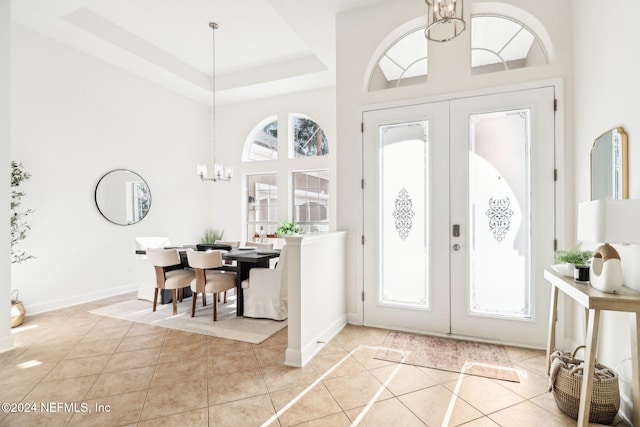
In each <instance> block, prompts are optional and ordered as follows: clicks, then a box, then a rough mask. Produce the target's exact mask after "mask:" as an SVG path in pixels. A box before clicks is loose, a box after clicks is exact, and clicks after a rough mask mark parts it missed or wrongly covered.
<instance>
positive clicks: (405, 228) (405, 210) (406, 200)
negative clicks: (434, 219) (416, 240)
mask: <svg viewBox="0 0 640 427" xmlns="http://www.w3.org/2000/svg"><path fill="white" fill-rule="evenodd" d="M395 206H396V210H394V211H393V217H394V218H395V219H396V231H397V232H398V235H399V236H400V238H401V239H402V240H404V239H406V238H407V236H408V235H409V231H411V227H413V222H412V221H411V219H412V218H413V217H414V216H415V214H416V213H415V212H414V211H413V209H412V206H413V202H412V201H411V197H410V196H409V192H408V191H407V190H406V189H405V188H404V187H403V188H402V190H400V193H398V197H396V202H395Z"/></svg>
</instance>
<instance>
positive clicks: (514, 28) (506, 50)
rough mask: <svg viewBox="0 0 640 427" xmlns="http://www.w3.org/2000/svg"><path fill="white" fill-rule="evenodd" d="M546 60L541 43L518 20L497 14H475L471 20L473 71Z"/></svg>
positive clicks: (538, 62) (507, 68)
mask: <svg viewBox="0 0 640 427" xmlns="http://www.w3.org/2000/svg"><path fill="white" fill-rule="evenodd" d="M548 63H549V60H548V58H547V53H546V52H545V50H544V47H543V46H542V43H540V41H539V40H538V38H537V37H536V36H535V34H533V32H532V31H531V30H529V29H528V28H526V27H525V26H524V25H523V24H521V23H520V22H517V21H515V20H514V19H511V18H507V17H506V16H498V15H479V16H478V15H476V16H474V17H473V18H472V19H471V70H472V71H471V72H472V74H484V73H492V72H495V71H505V70H512V69H516V68H525V67H532V66H534V65H543V64H548Z"/></svg>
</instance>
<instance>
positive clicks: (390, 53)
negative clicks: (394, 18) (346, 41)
mask: <svg viewBox="0 0 640 427" xmlns="http://www.w3.org/2000/svg"><path fill="white" fill-rule="evenodd" d="M425 28H426V27H425V26H421V27H419V28H416V29H414V30H412V31H410V32H408V33H407V34H405V35H404V36H402V37H400V38H399V39H398V40H397V41H396V42H395V43H393V44H392V45H391V47H389V48H388V49H387V50H386V51H385V52H384V54H383V55H382V56H381V57H380V59H379V60H378V62H377V65H376V66H375V67H374V68H373V70H372V71H371V75H370V77H369V86H368V90H369V92H373V91H376V90H382V89H390V88H397V87H402V86H411V85H418V84H424V83H425V82H426V81H427V72H428V55H427V48H428V43H427V40H426V38H425V36H424V30H425ZM548 63H549V57H548V54H547V52H546V50H545V48H544V45H543V43H542V42H541V41H540V38H539V37H538V36H537V35H536V34H535V33H534V32H533V31H532V30H531V29H529V28H528V27H526V26H525V25H524V24H522V23H521V22H519V21H518V20H516V19H514V18H510V17H507V16H502V15H496V14H488V13H487V14H484V13H483V14H477V15H474V16H473V17H472V18H471V73H472V74H484V73H491V72H495V71H505V70H512V69H515V68H525V67H532V66H536V65H543V64H548Z"/></svg>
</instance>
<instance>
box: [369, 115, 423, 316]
mask: <svg viewBox="0 0 640 427" xmlns="http://www.w3.org/2000/svg"><path fill="white" fill-rule="evenodd" d="M428 125H429V124H428V122H427V121H420V122H413V123H401V124H393V125H385V126H380V145H381V147H380V153H381V161H380V168H381V170H380V177H381V185H380V190H381V194H380V199H379V200H380V218H382V221H381V227H382V230H381V231H382V233H381V234H382V241H381V245H380V250H381V252H382V253H381V256H380V260H381V263H380V267H381V270H382V274H381V277H382V280H381V281H380V287H381V289H380V291H379V293H378V295H379V301H378V303H380V304H385V305H406V306H411V307H413V308H428V307H429V271H428V264H427V260H428V259H429V253H428V248H429V232H428V227H427V224H428V206H427V201H428V200H429V194H428V190H427V189H428V188H429V183H428V177H429V173H428V172H429V171H428V164H429V150H428V141H427V138H428V134H429V132H428ZM400 265H401V266H403V267H402V268H398V266H400Z"/></svg>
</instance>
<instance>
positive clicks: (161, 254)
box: [146, 248, 192, 267]
mask: <svg viewBox="0 0 640 427" xmlns="http://www.w3.org/2000/svg"><path fill="white" fill-rule="evenodd" d="M146 252H147V258H148V259H149V261H150V262H151V264H153V265H154V266H156V267H169V266H172V265H178V264H180V255H179V254H178V250H177V249H153V248H149V249H147V250H146ZM190 252H192V251H190Z"/></svg>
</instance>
